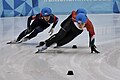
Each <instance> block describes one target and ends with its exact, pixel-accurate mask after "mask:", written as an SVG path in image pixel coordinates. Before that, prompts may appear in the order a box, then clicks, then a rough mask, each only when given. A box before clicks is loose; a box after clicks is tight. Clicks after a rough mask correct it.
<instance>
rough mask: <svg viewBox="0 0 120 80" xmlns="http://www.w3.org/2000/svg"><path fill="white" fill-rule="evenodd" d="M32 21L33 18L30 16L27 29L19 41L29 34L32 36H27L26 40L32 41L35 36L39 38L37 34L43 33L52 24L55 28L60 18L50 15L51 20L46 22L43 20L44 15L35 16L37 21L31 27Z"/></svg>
mask: <svg viewBox="0 0 120 80" xmlns="http://www.w3.org/2000/svg"><path fill="white" fill-rule="evenodd" d="M31 20H33V19H32V16H30V17H29V18H28V21H27V29H25V30H24V31H23V32H22V33H21V34H20V35H19V36H18V38H17V41H20V40H21V39H22V38H23V37H25V36H26V35H27V34H30V35H29V36H26V38H28V39H31V38H33V37H35V36H37V34H38V33H39V32H42V31H43V30H45V29H46V28H48V27H49V26H50V24H52V23H53V26H52V28H54V27H55V26H56V24H57V22H58V18H57V17H56V16H54V15H53V14H51V15H50V20H49V21H48V22H46V21H45V20H44V19H43V16H42V14H41V13H40V14H37V15H36V16H35V20H34V21H33V22H32V24H31V25H30V23H31Z"/></svg>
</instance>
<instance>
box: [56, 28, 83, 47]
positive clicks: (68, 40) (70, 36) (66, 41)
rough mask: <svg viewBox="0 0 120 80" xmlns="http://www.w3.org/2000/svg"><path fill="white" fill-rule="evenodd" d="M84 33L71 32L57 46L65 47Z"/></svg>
mask: <svg viewBox="0 0 120 80" xmlns="http://www.w3.org/2000/svg"><path fill="white" fill-rule="evenodd" d="M82 32H83V30H81V31H79V32H77V33H75V32H72V31H70V32H69V33H68V34H67V35H66V36H65V37H64V38H63V39H62V40H60V41H59V42H57V46H63V45H65V44H67V43H69V42H70V41H72V40H73V39H74V38H75V37H77V36H78V35H79V34H81V33H82Z"/></svg>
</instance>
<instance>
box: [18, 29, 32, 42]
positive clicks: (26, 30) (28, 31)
mask: <svg viewBox="0 0 120 80" xmlns="http://www.w3.org/2000/svg"><path fill="white" fill-rule="evenodd" d="M30 32H32V30H28V29H25V30H24V31H23V32H22V33H20V35H19V36H18V38H17V41H20V40H21V39H22V38H23V37H25V36H26V35H27V34H29V33H30Z"/></svg>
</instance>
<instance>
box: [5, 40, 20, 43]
mask: <svg viewBox="0 0 120 80" xmlns="http://www.w3.org/2000/svg"><path fill="white" fill-rule="evenodd" d="M19 43H21V42H19V41H17V40H13V41H9V42H7V44H19Z"/></svg>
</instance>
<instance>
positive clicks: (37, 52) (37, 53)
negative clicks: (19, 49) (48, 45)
mask: <svg viewBox="0 0 120 80" xmlns="http://www.w3.org/2000/svg"><path fill="white" fill-rule="evenodd" d="M38 53H44V52H42V51H40V50H38V51H36V52H35V54H38Z"/></svg>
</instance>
